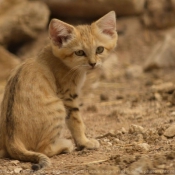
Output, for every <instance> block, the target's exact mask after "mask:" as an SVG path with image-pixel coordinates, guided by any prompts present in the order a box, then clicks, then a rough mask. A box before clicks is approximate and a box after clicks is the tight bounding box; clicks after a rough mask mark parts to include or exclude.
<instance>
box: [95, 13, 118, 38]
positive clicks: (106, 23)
mask: <svg viewBox="0 0 175 175" xmlns="http://www.w3.org/2000/svg"><path fill="white" fill-rule="evenodd" d="M95 24H96V26H97V27H98V28H99V29H100V31H101V32H102V33H104V34H107V35H109V36H113V34H114V33H116V15H115V12H114V11H111V12H109V13H107V14H106V15H105V16H103V17H101V18H100V19H99V20H98V21H96V22H95Z"/></svg>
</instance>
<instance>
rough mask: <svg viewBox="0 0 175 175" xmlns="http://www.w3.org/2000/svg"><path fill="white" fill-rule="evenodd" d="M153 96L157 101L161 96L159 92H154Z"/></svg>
mask: <svg viewBox="0 0 175 175" xmlns="http://www.w3.org/2000/svg"><path fill="white" fill-rule="evenodd" d="M154 96H155V99H156V100H157V101H162V96H161V95H160V94H159V93H157V92H156V93H155V94H154Z"/></svg>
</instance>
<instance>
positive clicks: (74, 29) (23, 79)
mask: <svg viewBox="0 0 175 175" xmlns="http://www.w3.org/2000/svg"><path fill="white" fill-rule="evenodd" d="M49 37H50V45H48V46H47V47H45V48H44V49H43V50H42V51H41V53H40V54H39V55H38V56H36V57H35V58H32V59H28V60H26V61H25V62H24V63H23V64H22V65H20V66H19V67H18V68H17V69H16V70H15V71H14V72H13V74H12V75H11V77H10V79H9V81H8V83H7V86H6V90H5V94H4V98H3V101H2V109H1V116H0V157H1V158H3V157H11V158H13V159H18V160H21V161H30V162H33V163H35V164H33V165H32V169H34V170H38V169H40V168H42V167H45V166H48V165H49V164H50V159H49V158H48V157H51V156H53V155H56V154H59V153H61V152H70V151H72V150H73V144H72V142H71V141H70V140H67V139H64V138H63V137H62V134H61V133H62V129H63V127H64V124H65V123H66V124H67V126H68V128H69V130H70V132H71V134H72V137H73V139H74V141H75V144H76V146H77V147H78V148H84V147H85V148H87V149H96V148H98V147H99V142H98V141H97V140H95V139H89V138H87V137H86V135H85V126H84V123H83V120H82V118H81V116H80V113H79V102H78V98H79V94H80V91H81V88H82V86H83V83H84V81H85V79H86V73H87V72H88V71H93V70H94V69H95V68H98V67H100V66H101V64H102V60H103V59H105V58H107V57H108V55H109V53H110V52H111V51H112V50H114V48H115V46H116V42H117V32H116V17H115V12H113V11H111V12H109V13H108V14H106V15H105V16H103V17H102V18H100V19H99V20H97V21H96V22H94V23H92V24H91V25H79V26H72V25H69V24H67V23H64V22H62V21H60V20H57V19H52V21H51V22H50V25H49Z"/></svg>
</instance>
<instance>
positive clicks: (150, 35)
mask: <svg viewBox="0 0 175 175" xmlns="http://www.w3.org/2000/svg"><path fill="white" fill-rule="evenodd" d="M110 10H115V11H116V14H117V31H118V34H119V40H118V46H117V48H116V51H115V52H114V53H113V54H112V55H111V57H110V58H108V59H107V61H106V62H105V63H104V66H103V67H104V68H103V71H102V72H101V73H96V75H94V74H92V75H89V77H88V81H87V82H86V83H87V84H88V85H90V86H89V88H87V86H85V88H84V94H85V95H84V96H83V97H82V101H83V106H82V116H83V118H84V121H85V124H86V126H87V134H88V136H89V137H95V138H97V139H98V140H99V142H100V144H101V147H100V149H99V150H94V151H92V150H82V151H74V152H72V153H71V154H65V155H59V156H54V157H53V158H52V159H51V160H52V166H51V167H48V168H47V169H44V170H42V171H39V172H34V173H33V172H31V170H30V166H31V164H30V163H24V162H19V161H17V160H10V159H3V160H2V159H0V174H43V175H44V174H48V175H50V174H70V175H73V174H82V175H97V174H99V175H103V174H104V175H105V174H107V175H108V174H109V175H124V174H128V175H142V174H151V175H155V174H156V175H157V174H158V175H159V174H168V175H171V174H175V168H174V167H175V138H174V136H175V78H174V77H175V49H174V48H175V41H174V39H175V0H88V1H85V0H66V1H63V0H38V1H36V0H0V100H2V97H3V92H4V88H5V84H6V81H7V79H8V77H9V75H10V72H11V70H12V69H13V68H14V67H16V66H17V65H18V64H20V63H21V62H23V61H24V60H25V59H28V58H30V57H32V56H34V55H36V54H37V53H38V52H39V51H40V50H41V49H42V48H43V47H44V46H45V45H46V44H47V43H48V42H49V39H48V35H47V27H48V24H49V21H50V19H51V18H53V17H54V18H59V19H61V20H64V21H65V22H69V23H70V24H83V23H90V22H92V21H94V20H96V19H98V18H100V17H101V16H103V15H104V14H106V13H107V12H109V11H110ZM97 80H98V81H97ZM66 137H69V138H70V137H71V136H70V133H69V132H67V133H66Z"/></svg>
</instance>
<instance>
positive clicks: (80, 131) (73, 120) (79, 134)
mask: <svg viewBox="0 0 175 175" xmlns="http://www.w3.org/2000/svg"><path fill="white" fill-rule="evenodd" d="M77 104H78V103H77V101H75V100H73V101H72V102H71V101H69V104H66V105H65V106H66V108H67V117H66V123H67V126H68V128H69V130H70V131H71V134H72V137H73V138H74V140H75V143H76V145H77V147H78V149H82V148H87V149H96V148H98V147H99V145H100V144H99V142H98V141H97V140H95V139H88V138H87V137H86V135H85V125H84V123H83V120H82V118H81V115H80V112H79V108H78V105H77Z"/></svg>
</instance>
